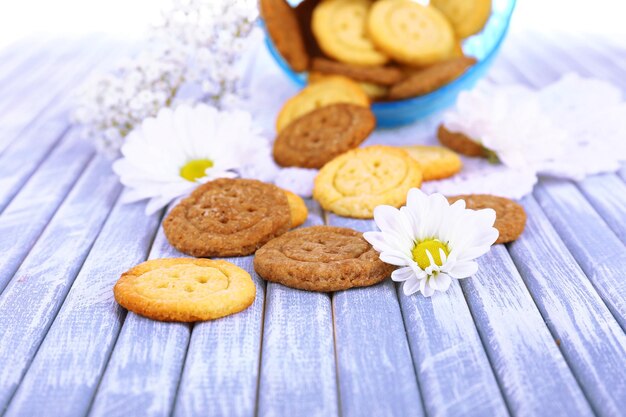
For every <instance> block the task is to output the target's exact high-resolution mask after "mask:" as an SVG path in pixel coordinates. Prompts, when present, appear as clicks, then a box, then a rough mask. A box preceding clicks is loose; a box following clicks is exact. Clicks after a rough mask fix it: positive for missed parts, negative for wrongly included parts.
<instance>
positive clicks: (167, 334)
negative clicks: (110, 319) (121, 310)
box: [89, 228, 227, 417]
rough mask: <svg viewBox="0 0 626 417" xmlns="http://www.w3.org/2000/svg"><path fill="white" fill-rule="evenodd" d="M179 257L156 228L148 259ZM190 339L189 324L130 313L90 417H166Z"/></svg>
mask: <svg viewBox="0 0 626 417" xmlns="http://www.w3.org/2000/svg"><path fill="white" fill-rule="evenodd" d="M181 256H185V255H183V254H181V253H179V252H178V251H176V250H175V249H174V248H173V247H171V246H170V245H169V243H168V242H167V239H166V238H165V234H164V233H163V229H162V228H160V229H159V232H158V233H157V236H156V238H155V241H154V244H153V246H152V249H151V251H150V256H149V258H150V259H155V258H166V257H181ZM190 334H191V325H190V324H187V323H165V322H159V321H154V320H150V319H147V318H144V317H141V316H139V315H137V314H134V313H132V312H128V314H127V316H126V320H125V321H124V324H123V327H122V330H121V332H120V335H119V337H118V339H117V342H116V344H115V348H114V349H113V353H112V354H111V358H110V360H109V363H108V365H107V367H106V371H105V373H104V376H103V378H102V381H101V382H100V385H99V387H98V390H97V392H96V396H95V398H94V402H93V404H92V407H91V410H90V412H89V415H90V416H107V417H115V416H124V417H125V416H139V415H140V416H145V417H150V416H169V415H170V413H171V411H172V408H173V405H174V398H175V395H176V391H177V389H178V383H179V380H180V375H181V371H182V369H183V364H184V362H185V355H186V353H187V347H188V345H189V337H190ZM225 370H227V369H225Z"/></svg>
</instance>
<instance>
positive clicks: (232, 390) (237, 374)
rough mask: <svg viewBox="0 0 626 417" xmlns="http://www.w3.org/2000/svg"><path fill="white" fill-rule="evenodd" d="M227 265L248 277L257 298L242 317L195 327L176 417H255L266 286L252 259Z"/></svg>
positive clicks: (175, 410)
mask: <svg viewBox="0 0 626 417" xmlns="http://www.w3.org/2000/svg"><path fill="white" fill-rule="evenodd" d="M227 260H228V261H230V262H233V263H234V264H235V265H237V266H239V267H241V268H243V269H245V270H247V271H249V272H250V275H251V276H252V279H253V280H254V283H255V285H256V289H257V294H256V299H255V301H254V303H253V304H252V305H251V306H250V307H248V308H247V309H246V310H245V311H243V312H241V313H237V314H234V315H232V316H228V317H224V318H222V319H219V320H214V321H209V322H202V323H196V324H195V325H194V326H193V332H192V335H191V341H190V343H189V350H188V353H187V357H186V359H185V363H184V369H183V373H182V379H181V382H180V387H179V393H178V396H177V398H176V406H175V409H174V415H175V416H193V415H201V414H202V413H206V412H207V410H210V414H211V415H212V416H252V415H254V413H255V408H256V394H257V381H258V375H259V360H260V358H259V352H260V350H261V332H262V323H263V304H264V294H265V288H264V287H265V283H264V282H263V280H262V279H260V278H259V277H258V276H257V275H256V274H255V273H254V268H253V266H252V261H253V257H252V256H246V257H241V258H228V259H227ZM179 372H180V370H179Z"/></svg>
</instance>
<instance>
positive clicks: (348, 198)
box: [313, 145, 422, 219]
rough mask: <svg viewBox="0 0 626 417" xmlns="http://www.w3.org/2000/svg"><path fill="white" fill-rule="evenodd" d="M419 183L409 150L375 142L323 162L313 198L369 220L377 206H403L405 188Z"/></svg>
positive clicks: (334, 209) (335, 210)
mask: <svg viewBox="0 0 626 417" xmlns="http://www.w3.org/2000/svg"><path fill="white" fill-rule="evenodd" d="M421 184H422V170H421V168H420V165H419V163H418V162H417V161H415V160H414V159H413V158H411V157H410V156H409V154H408V153H406V152H405V151H404V150H402V149H399V148H394V147H391V146H382V145H376V146H369V147H366V148H359V149H353V150H351V151H349V152H346V153H344V154H342V155H339V156H338V157H336V158H335V159H333V160H332V161H330V162H329V163H327V164H326V165H324V167H323V168H322V169H321V170H320V172H319V174H317V177H316V178H315V185H314V188H313V197H314V198H315V199H316V200H318V201H319V202H320V204H321V206H322V207H323V208H324V209H326V210H330V211H332V212H333V213H337V214H339V215H341V216H347V217H357V218H363V219H370V218H372V217H373V214H374V208H375V207H376V206H379V205H381V204H387V205H391V206H394V207H400V206H402V205H403V204H404V203H406V195H407V193H408V191H409V190H410V189H411V188H413V187H419V186H420V185H421Z"/></svg>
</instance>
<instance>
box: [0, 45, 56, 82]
mask: <svg viewBox="0 0 626 417" xmlns="http://www.w3.org/2000/svg"><path fill="white" fill-rule="evenodd" d="M55 44H56V43H55V42H53V41H50V40H46V39H36V38H32V39H22V40H20V41H18V42H15V43H14V44H11V45H9V46H7V47H5V48H3V49H2V50H0V54H1V55H0V62H1V63H2V65H0V94H4V92H5V91H7V89H10V88H11V86H12V85H13V82H15V80H16V78H18V77H19V76H20V75H22V74H24V73H26V72H28V71H29V70H31V69H32V68H33V67H34V66H36V65H37V62H38V61H39V60H41V59H42V56H44V55H46V53H47V50H49V49H52V48H54V47H55Z"/></svg>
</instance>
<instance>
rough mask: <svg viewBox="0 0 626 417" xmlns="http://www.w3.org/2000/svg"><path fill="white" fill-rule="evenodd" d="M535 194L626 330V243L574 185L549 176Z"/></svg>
mask: <svg viewBox="0 0 626 417" xmlns="http://www.w3.org/2000/svg"><path fill="white" fill-rule="evenodd" d="M534 195H535V197H536V198H537V201H538V202H539V205H540V206H541V208H542V209H543V211H544V212H545V214H546V216H547V217H548V218H549V219H550V222H551V223H552V224H553V225H554V228H555V229H556V230H557V232H558V234H559V236H560V237H561V239H563V241H564V242H565V244H566V245H567V247H568V249H569V250H570V252H571V253H572V255H574V258H576V261H577V262H578V264H579V265H580V267H581V268H582V270H583V271H585V274H586V275H587V277H589V280H590V281H591V282H592V283H593V285H594V286H595V287H596V290H597V291H598V293H599V294H600V296H601V297H602V299H603V300H604V302H605V303H606V304H607V306H608V307H609V309H610V310H611V312H612V313H613V315H614V316H615V318H616V319H617V321H618V322H619V323H620V325H621V326H622V329H626V280H624V271H626V250H625V249H624V244H623V243H622V242H621V241H620V240H619V239H618V237H617V236H616V235H615V234H614V233H613V232H612V231H611V229H610V228H609V227H608V225H607V224H606V223H605V222H604V220H602V218H601V217H600V216H599V215H598V214H597V213H596V212H595V210H594V209H593V207H592V206H591V205H590V204H589V203H588V202H587V201H586V200H585V199H584V197H583V196H582V195H581V194H580V193H579V192H578V191H577V190H576V189H575V187H574V185H573V184H571V183H567V182H563V181H555V180H547V179H546V180H543V181H541V183H540V185H539V186H538V187H536V190H535V193H534Z"/></svg>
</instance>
